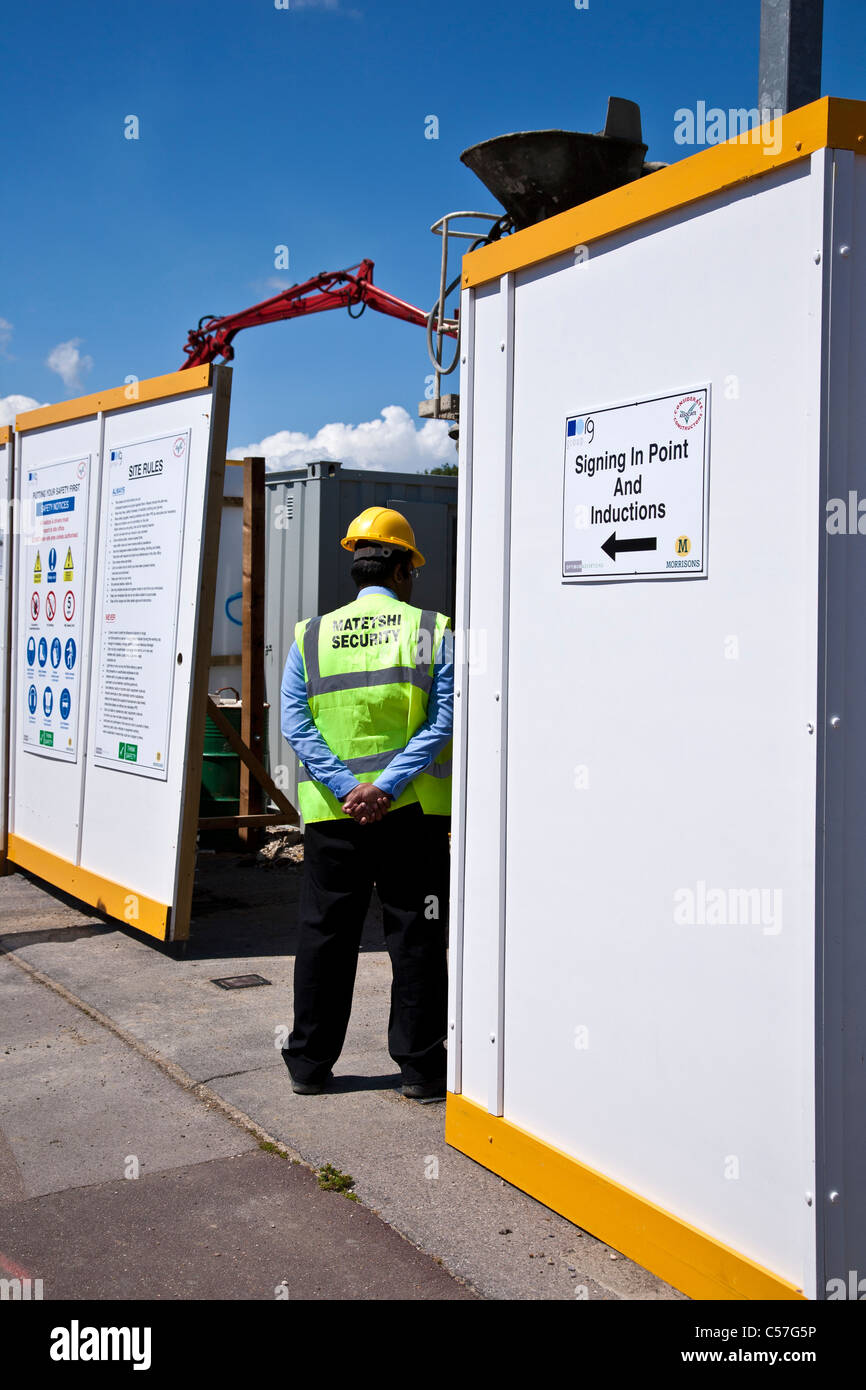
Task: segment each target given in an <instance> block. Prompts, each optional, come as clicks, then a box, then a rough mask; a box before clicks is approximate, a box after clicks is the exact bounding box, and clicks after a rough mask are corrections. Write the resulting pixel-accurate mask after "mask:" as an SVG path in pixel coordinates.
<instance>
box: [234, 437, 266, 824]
mask: <svg viewBox="0 0 866 1390" xmlns="http://www.w3.org/2000/svg"><path fill="white" fill-rule="evenodd" d="M243 528H244V529H243V536H244V546H243V585H242V588H243V599H242V608H243V629H242V636H241V641H242V647H241V702H242V705H241V738H242V739H243V741H244V743H245V744H246V746H247V748H249V749H251V750H252V752H253V753H255V755H256V757H257V758H259V759H260V760H262V759H263V757H264V728H265V718H264V711H265V461H264V459H263V458H247V459H244V523H243ZM240 772H241V781H240V806H239V807H238V811H239V814H240V815H241V816H243V817H247V816H258V815H261V814H262V813H263V812H264V809H265V797H264V790H263V788H262V786H261V784H260V783H259V781H258V780H257V779H256V778H255V777H254V776H253V775H252V772H251V771H250V768H249V767H248V766H247V764H246V763H244V762H242V763H241V769H240ZM262 834H263V832H262V830H260V829H259V828H258V827H257V826H256V825H255V824H254V823H253V824H250V823H248V824H246V825H244V824H241V825H240V826H239V829H238V835H239V837H240V840H241V843H242V844H245V845H246V846H247V848H248V849H258V847H259V846H260V844H261V842H262Z"/></svg>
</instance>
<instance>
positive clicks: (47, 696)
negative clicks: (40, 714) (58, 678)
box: [42, 685, 54, 719]
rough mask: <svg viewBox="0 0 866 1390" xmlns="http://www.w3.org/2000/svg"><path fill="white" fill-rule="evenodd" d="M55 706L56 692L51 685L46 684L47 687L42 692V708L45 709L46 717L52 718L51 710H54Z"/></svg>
mask: <svg viewBox="0 0 866 1390" xmlns="http://www.w3.org/2000/svg"><path fill="white" fill-rule="evenodd" d="M53 708H54V692H53V691H52V689H51V686H50V685H46V687H45V689H44V690H43V692H42V709H43V711H44V713H45V718H46V719H50V718H51V711H52V710H53Z"/></svg>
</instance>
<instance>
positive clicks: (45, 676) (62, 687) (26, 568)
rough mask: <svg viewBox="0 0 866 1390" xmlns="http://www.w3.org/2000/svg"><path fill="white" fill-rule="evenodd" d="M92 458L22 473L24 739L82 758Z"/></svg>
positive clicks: (46, 750)
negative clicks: (80, 739)
mask: <svg viewBox="0 0 866 1390" xmlns="http://www.w3.org/2000/svg"><path fill="white" fill-rule="evenodd" d="M92 467H93V457H92V455H91V454H85V455H84V456H83V457H80V458H71V459H61V460H53V459H48V460H46V462H45V463H40V464H39V466H38V467H34V468H30V469H28V470H27V471H26V472H25V473H24V474H23V476H22V478H21V510H22V516H24V517H26V518H28V521H29V524H28V526H27V528H26V529H25V531H24V534H22V536H21V542H20V545H21V550H20V565H21V568H20V574H21V578H22V581H23V582H22V584H21V587H20V588H19V591H18V606H19V614H18V632H19V642H20V647H21V649H20V651H19V656H18V659H19V670H21V671H23V673H24V677H25V678H24V681H23V682H22V683H21V684H20V685H19V688H18V701H19V706H20V707H19V709H18V712H17V713H18V719H19V728H20V730H21V743H22V745H23V747H24V748H25V749H26V751H27V752H28V753H35V754H38V755H40V756H42V757H49V758H66V759H67V760H68V761H69V762H75V761H76V759H77V757H78V737H79V705H80V697H81V660H80V653H81V646H82V643H81V621H82V614H83V612H84V586H85V582H86V577H87V545H88V542H87V531H88V496H89V488H90V475H91V472H92Z"/></svg>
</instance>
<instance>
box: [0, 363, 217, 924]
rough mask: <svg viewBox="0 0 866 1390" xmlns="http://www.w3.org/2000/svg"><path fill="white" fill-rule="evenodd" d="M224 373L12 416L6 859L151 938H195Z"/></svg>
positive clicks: (193, 375)
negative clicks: (13, 576) (14, 514)
mask: <svg viewBox="0 0 866 1390" xmlns="http://www.w3.org/2000/svg"><path fill="white" fill-rule="evenodd" d="M230 383H231V372H230V371H229V370H228V369H224V368H209V367H206V368H197V369H193V370H190V371H189V372H188V373H187V372H181V373H176V374H174V375H172V376H168V377H162V378H156V379H155V380H153V381H151V382H139V383H138V387H137V392H136V399H135V400H132V401H130V399H129V394H128V390H127V389H126V388H119V389H117V390H115V391H109V392H105V393H102V394H101V395H100V396H98V397H91V398H85V399H83V400H81V401H72V402H69V403H68V404H66V403H65V404H64V405H61V406H59V407H50V408H47V409H46V410H43V411H37V412H31V413H30V414H28V415H25V416H23V417H20V418H19V429H20V430H21V434H20V440H21V443H20V448H19V449H18V450H17V459H18V462H17V468H18V480H19V490H20V497H21V505H20V508H19V524H18V540H17V575H18V584H17V594H18V599H17V601H16V604H15V605H14V612H13V621H14V626H15V632H14V636H13V653H14V661H15V672H14V682H13V693H12V697H11V705H12V716H13V722H14V733H13V765H12V768H11V778H10V783H11V785H10V827H9V828H10V842H9V856H10V859H11V861H12V862H13V863H18V864H21V865H22V867H24V868H28V869H30V870H31V871H33V872H35V873H37V874H39V875H40V876H41V877H43V878H46V879H47V880H48V881H49V882H52V883H56V884H57V885H58V886H59V887H61V888H65V889H66V890H67V891H69V892H71V893H72V894H73V895H74V896H77V897H81V898H83V899H84V900H85V901H87V902H90V903H92V904H93V905H95V906H99V907H100V908H101V909H102V910H103V911H105V912H107V913H109V914H110V915H113V916H116V917H120V918H121V919H123V920H125V921H126V922H128V923H129V925H131V926H134V927H138V928H139V929H140V930H142V931H146V932H149V933H150V934H151V935H154V936H157V937H161V938H166V937H170V938H176V937H183V936H186V935H187V934H188V930H189V904H190V900H191V892H192V876H193V866H194V861H195V838H196V821H197V812H198V795H199V783H200V770H201V753H202V743H203V738H204V720H205V702H206V697H207V668H208V661H209V655H210V636H211V619H212V611H211V610H212V601H213V588H214V571H215V556H216V551H217V547H218V528H219V514H220V503H221V500H222V484H223V469H224V460H225V448H226V432H227V428H228V403H229V394H230ZM66 410H68V411H69V413H70V415H72V416H81V418H76V419H72V420H67V419H64V418H63V415H64V413H65V411H66ZM85 412H86V413H85Z"/></svg>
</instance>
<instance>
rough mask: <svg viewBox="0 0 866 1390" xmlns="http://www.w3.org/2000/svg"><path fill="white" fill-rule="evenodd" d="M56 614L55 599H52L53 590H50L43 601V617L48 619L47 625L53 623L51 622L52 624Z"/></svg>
mask: <svg viewBox="0 0 866 1390" xmlns="http://www.w3.org/2000/svg"><path fill="white" fill-rule="evenodd" d="M56 612H57V599H56V598H55V597H54V591H53V589H50V590H49V591H48V595H47V597H46V599H45V616H46V618H47V619H48V621H49V623H53V622H54V614H55V613H56Z"/></svg>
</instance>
